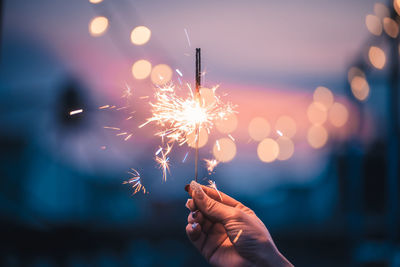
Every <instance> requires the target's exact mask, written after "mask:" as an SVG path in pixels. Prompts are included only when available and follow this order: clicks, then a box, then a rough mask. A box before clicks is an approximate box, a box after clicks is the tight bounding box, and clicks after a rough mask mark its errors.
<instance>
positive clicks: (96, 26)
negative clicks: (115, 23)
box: [89, 17, 108, 37]
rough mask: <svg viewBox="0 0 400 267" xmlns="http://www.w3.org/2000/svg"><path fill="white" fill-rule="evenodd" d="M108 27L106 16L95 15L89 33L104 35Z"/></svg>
mask: <svg viewBox="0 0 400 267" xmlns="http://www.w3.org/2000/svg"><path fill="white" fill-rule="evenodd" d="M107 28H108V19H107V18H106V17H95V18H93V19H92V20H91V21H90V23H89V33H90V34H91V35H92V36H95V37H97V36H101V35H103V34H104V33H105V32H106V30H107Z"/></svg>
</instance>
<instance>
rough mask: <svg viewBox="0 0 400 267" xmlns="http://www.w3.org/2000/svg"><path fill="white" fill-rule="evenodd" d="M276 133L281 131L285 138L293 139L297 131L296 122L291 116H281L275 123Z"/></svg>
mask: <svg viewBox="0 0 400 267" xmlns="http://www.w3.org/2000/svg"><path fill="white" fill-rule="evenodd" d="M275 131H279V132H281V133H282V135H283V136H286V137H289V138H292V137H293V136H294V135H295V134H296V131H297V127H296V122H295V121H294V120H293V119H292V118H291V117H289V116H281V117H279V118H278V120H277V121H276V122H275Z"/></svg>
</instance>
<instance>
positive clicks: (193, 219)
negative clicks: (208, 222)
mask: <svg viewBox="0 0 400 267" xmlns="http://www.w3.org/2000/svg"><path fill="white" fill-rule="evenodd" d="M188 223H198V224H200V225H202V224H203V223H204V216H203V214H201V212H200V211H198V210H196V211H193V212H190V213H189V216H188Z"/></svg>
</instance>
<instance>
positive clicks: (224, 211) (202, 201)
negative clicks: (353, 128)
mask: <svg viewBox="0 0 400 267" xmlns="http://www.w3.org/2000/svg"><path fill="white" fill-rule="evenodd" d="M190 189H191V191H192V198H193V200H194V202H195V204H196V206H197V208H198V209H199V210H200V211H201V212H202V213H203V214H204V215H205V216H206V217H208V218H209V219H210V220H212V221H215V222H220V223H224V222H226V221H227V220H228V219H229V218H232V216H234V214H235V209H234V208H232V207H230V206H227V205H224V204H222V203H221V202H218V201H216V200H214V199H212V198H210V197H209V196H208V195H207V194H206V193H204V191H203V189H202V188H201V185H200V184H198V183H196V182H195V181H192V182H191V183H190Z"/></svg>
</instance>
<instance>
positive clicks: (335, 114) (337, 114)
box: [329, 102, 349, 127]
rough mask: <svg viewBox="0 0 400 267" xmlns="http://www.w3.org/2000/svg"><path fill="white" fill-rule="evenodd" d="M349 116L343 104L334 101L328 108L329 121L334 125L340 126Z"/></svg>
mask: <svg viewBox="0 0 400 267" xmlns="http://www.w3.org/2000/svg"><path fill="white" fill-rule="evenodd" d="M348 118H349V112H348V111H347V108H346V106H345V105H343V104H340V103H337V102H335V103H334V104H333V105H332V107H331V109H330V110H329V121H330V123H331V124H332V125H333V126H335V127H342V126H343V125H345V124H346V122H347V120H348Z"/></svg>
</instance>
